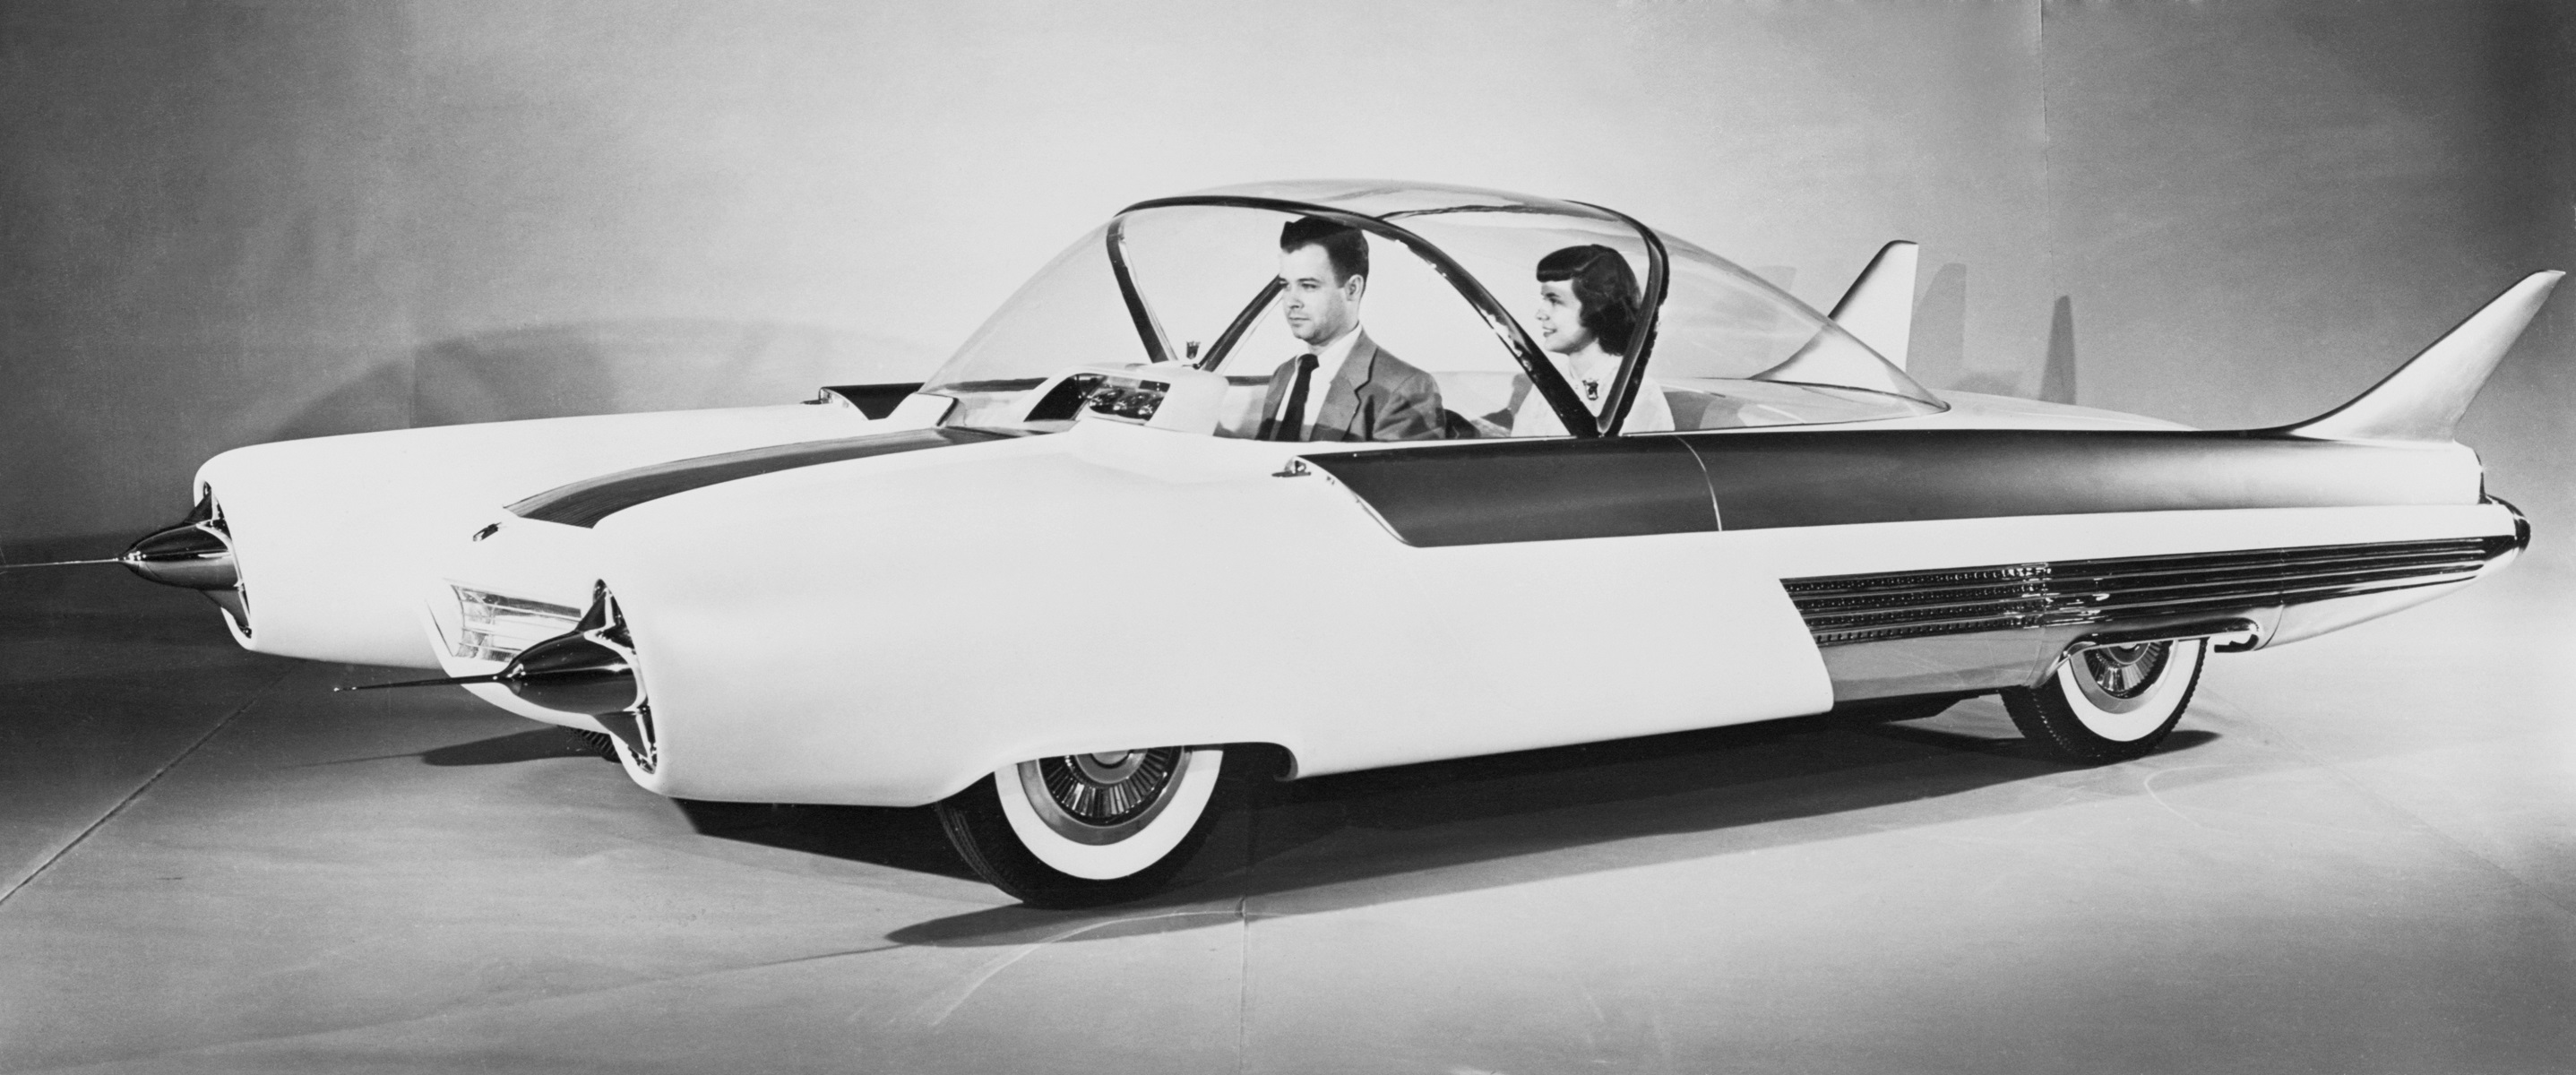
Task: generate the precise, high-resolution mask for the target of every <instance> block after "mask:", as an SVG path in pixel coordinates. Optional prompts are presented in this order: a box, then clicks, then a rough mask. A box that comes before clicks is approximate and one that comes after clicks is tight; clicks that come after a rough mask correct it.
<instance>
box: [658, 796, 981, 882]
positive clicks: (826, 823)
mask: <svg viewBox="0 0 2576 1075" xmlns="http://www.w3.org/2000/svg"><path fill="white" fill-rule="evenodd" d="M674 801H675V802H677V803H678V804H679V807H680V814H681V816H683V817H686V818H688V819H689V825H690V826H691V827H693V828H695V829H697V830H698V832H699V833H701V834H703V835H707V836H715V837H720V838H722V839H727V840H740V841H742V842H744V843H750V844H759V845H761V846H763V847H775V848H780V849H783V850H787V851H802V852H804V853H806V854H809V855H823V856H827V857H830V858H837V859H848V860H850V861H852V862H865V863H871V864H874V865H878V866H888V867H892V868H894V869H898V870H912V871H916V872H919V873H935V874H942V875H945V876H948V877H960V878H965V879H967V880H970V881H971V880H974V879H975V871H974V870H971V869H968V868H967V866H966V861H965V860H964V859H961V858H958V857H957V850H956V849H955V848H953V847H950V846H949V845H948V834H947V833H946V832H943V831H941V829H940V826H939V815H938V814H937V813H936V812H935V811H933V810H932V809H931V808H929V807H926V806H923V807H914V808H911V809H897V808H893V807H882V806H804V805H795V804H788V803H778V804H766V803H711V802H698V801H695V800H691V799H678V800H674Z"/></svg>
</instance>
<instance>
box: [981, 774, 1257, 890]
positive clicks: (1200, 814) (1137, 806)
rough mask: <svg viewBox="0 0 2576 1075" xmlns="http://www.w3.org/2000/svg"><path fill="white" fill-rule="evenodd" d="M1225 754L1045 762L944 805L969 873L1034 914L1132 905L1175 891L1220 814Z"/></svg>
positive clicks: (998, 777) (987, 782)
mask: <svg viewBox="0 0 2576 1075" xmlns="http://www.w3.org/2000/svg"><path fill="white" fill-rule="evenodd" d="M1225 766H1226V751H1224V750H1223V749H1221V748H1218V747H1156V748H1153V749H1149V750H1122V751H1112V752H1106V753H1100V754H1074V755H1065V756H1060V757H1049V758H1039V759H1037V760H1035V761H1024V762H1020V763H1019V764H1017V765H1010V766H1005V767H1003V768H1001V769H999V770H996V771H995V772H994V773H993V775H992V776H991V777H989V778H986V779H982V780H977V781H976V782H975V783H974V784H972V785H970V786H968V787H967V789H966V790H964V791H961V792H959V793H957V794H956V795H952V796H950V797H948V798H947V799H945V800H942V801H941V802H940V803H939V820H940V824H941V827H943V828H945V829H946V830H947V831H948V842H949V843H951V844H954V845H956V847H957V853H958V854H959V855H962V856H964V857H965V859H966V863H967V865H970V866H973V867H974V868H975V872H976V873H977V874H979V875H981V876H982V877H983V878H984V880H986V881H989V882H992V884H993V887H995V888H999V889H1001V890H1002V891H1004V892H1007V893H1009V894H1010V895H1012V896H1014V897H1016V898H1018V899H1019V900H1020V901H1021V902H1022V903H1026V904H1029V905H1030V906H1033V907H1089V906H1094V905H1097V904H1103V903H1116V902H1118V901H1121V900H1130V899H1136V898H1138V897H1141V896H1144V895H1147V894H1150V893H1152V892H1154V891H1156V890H1159V889H1161V888H1162V887H1164V886H1165V885H1167V884H1169V883H1171V879H1172V876H1173V875H1174V874H1176V873H1179V872H1180V869H1181V867H1182V866H1183V865H1185V864H1186V863H1188V861H1189V858H1190V856H1191V855H1192V854H1194V853H1196V852H1197V850H1198V847H1199V845H1200V844H1202V843H1204V842H1206V840H1207V834H1208V830H1209V828H1210V827H1212V825H1213V822H1214V820H1215V818H1216V816H1217V815H1218V814H1219V813H1221V812H1222V810H1221V809H1220V808H1219V804H1218V803H1217V799H1218V797H1219V796H1218V794H1217V793H1218V786H1219V781H1218V777H1219V776H1220V775H1222V774H1223V771H1224V769H1225Z"/></svg>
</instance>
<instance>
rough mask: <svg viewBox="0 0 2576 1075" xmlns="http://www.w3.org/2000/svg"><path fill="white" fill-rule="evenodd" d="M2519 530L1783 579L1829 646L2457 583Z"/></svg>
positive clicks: (2236, 608)
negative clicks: (2483, 535)
mask: <svg viewBox="0 0 2576 1075" xmlns="http://www.w3.org/2000/svg"><path fill="white" fill-rule="evenodd" d="M2512 547H2513V539H2512V538H2510V537H2504V536H2498V537H2490V538H2449V539H2441V540H2434V541H2391V542H2378V543H2374V544H2365V545H2313V546H2307V547H2304V548H2285V549H2248V550H2243V551H2237V552H2217V553H2193V554H2185V555H2179V556H2132V557H2123V558H2118V559H2106V560H2059V561H2054V562H2049V563H2027V564H1997V565H1992V566H1987V567H1964V568H1948V569H1943V570H1938V571H1902V572H1890V573H1883V574H1869V575H1825V576H1816V577H1812V578H1796V579H1785V580H1782V583H1781V585H1782V586H1784V587H1785V588H1787V590H1788V591H1789V598H1790V600H1791V601H1794V602H1795V603H1796V604H1797V606H1798V614H1799V615H1801V616H1803V617H1805V618H1806V621H1807V630H1808V632H1809V633H1810V634H1811V635H1813V636H1814V638H1815V641H1816V644H1817V645H1819V646H1835V645H1845V644H1849V643H1854V642H1878V641H1884V640H1887V639H1895V638H1919V637H1923V636H1927V635H1945V634H1964V633H1968V632H1974V631H2000V630H2012V629H2015V628H2024V627H2047V626H2053V625H2058V624H2081V623H2102V622H2112V621H2119V620H2139V619H2150V618H2162V617H2167V616H2193V615H2211V614H2221V613H2228V612H2237V611H2242V610H2245V609H2249V608H2263V607H2270V606H2275V605H2294V604H2299V603H2302V602H2307V601H2322V600H2326V599H2328V598H2334V597H2346V596H2351V595H2354V594H2362V593H2372V592H2376V591H2380V590H2395V589H2404V588H2406V587H2410V586H2430V585H2435V584H2439V583H2444V582H2456V581H2459V580H2462V579H2466V578H2468V577H2469V576H2470V575H2472V574H2475V573H2476V572H2477V570H2478V569H2479V568H2480V567H2483V566H2485V564H2486V562H2487V561H2488V560H2490V559H2492V558H2494V557H2495V556H2497V555H2500V554H2502V553H2503V552H2504V551H2505V550H2507V549H2510V548H2512Z"/></svg>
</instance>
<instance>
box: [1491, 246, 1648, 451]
mask: <svg viewBox="0 0 2576 1075" xmlns="http://www.w3.org/2000/svg"><path fill="white" fill-rule="evenodd" d="M1538 290H1539V305H1538V312H1537V315H1536V317H1535V318H1534V320H1535V321H1536V323H1537V325H1538V332H1539V340H1538V343H1539V346H1540V347H1542V348H1544V349H1546V351H1547V352H1548V361H1550V362H1553V363H1555V365H1556V371H1557V372H1558V373H1559V374H1561V375H1563V376H1564V378H1565V383H1566V384H1567V385H1569V386H1571V387H1572V388H1573V389H1574V393H1575V397H1576V398H1577V399H1580V400H1582V402H1583V405H1584V406H1585V407H1588V408H1590V409H1591V411H1592V420H1593V421H1594V422H1595V423H1604V422H1605V419H1604V418H1603V414H1604V411H1605V409H1606V408H1608V407H1609V405H1610V387H1611V380H1612V379H1613V378H1615V377H1616V376H1617V375H1618V373H1619V364H1620V363H1621V362H1622V361H1624V360H1626V358H1627V355H1628V348H1629V345H1630V344H1632V343H1634V342H1635V336H1636V330H1637V275H1636V273H1634V272H1632V271H1630V270H1629V268H1628V259H1626V258H1624V257H1621V256H1619V252H1618V251H1616V250H1612V249H1610V248H1609V247H1606V246H1599V245H1591V246H1569V247H1566V248H1565V249H1562V250H1559V251H1556V252H1555V253H1552V254H1549V255H1548V256H1546V257H1543V258H1540V259H1539V261H1538ZM1487 420H1488V421H1490V422H1493V423H1494V424H1496V425H1499V426H1502V427H1504V428H1506V429H1508V430H1509V431H1510V433H1511V435H1512V436H1516V437H1550V436H1555V437H1561V436H1564V435H1565V433H1566V429H1565V423H1564V422H1562V421H1559V420H1558V419H1557V417H1556V411H1555V409H1554V408H1551V407H1549V406H1548V405H1547V400H1546V399H1545V398H1543V397H1541V396H1540V395H1539V394H1538V393H1536V392H1534V391H1531V388H1530V382H1529V378H1528V377H1525V376H1524V377H1516V378H1513V383H1512V397H1511V402H1510V403H1509V404H1507V405H1505V406H1504V408H1503V410H1502V411H1500V412H1498V413H1496V414H1493V415H1489V416H1488V417H1487ZM1620 428H1621V430H1622V431H1624V432H1629V433H1655V432H1664V431H1669V430H1670V429H1672V428H1673V411H1672V407H1671V405H1670V404H1668V403H1666V402H1664V392H1663V389H1662V387H1661V386H1659V385H1657V384H1656V383H1655V379H1654V378H1652V377H1647V378H1644V379H1643V380H1641V381H1639V382H1638V384H1637V402H1636V403H1635V404H1633V405H1631V406H1630V407H1629V408H1628V421H1627V423H1626V424H1625V425H1623V426H1621V427H1620Z"/></svg>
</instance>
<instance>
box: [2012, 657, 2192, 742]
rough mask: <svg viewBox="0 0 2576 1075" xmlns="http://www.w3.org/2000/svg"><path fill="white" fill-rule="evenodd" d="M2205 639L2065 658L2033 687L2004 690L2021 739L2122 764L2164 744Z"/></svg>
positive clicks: (2188, 700)
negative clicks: (2121, 762) (2021, 736)
mask: <svg viewBox="0 0 2576 1075" xmlns="http://www.w3.org/2000/svg"><path fill="white" fill-rule="evenodd" d="M2208 652H2209V643H2208V640H2206V639H2198V638H2194V639H2186V640H2183V641H2178V642H2146V643H2140V644H2138V645H2134V646H2098V647H2095V648H2092V649H2087V650H2080V651H2077V652H2073V653H2069V654H2067V655H2066V656H2064V657H2061V658H2059V659H2058V662H2057V667H2056V668H2055V669H2053V670H2051V671H2050V672H2049V676H2048V678H2047V679H2046V680H2043V681H2041V682H2040V684H2039V685H2038V686H2036V687H2014V688H2011V689H2009V690H2006V691H2004V692H2003V694H2004V711H2005V712H2008V713H2010V714H2012V720H2013V724H2014V725H2015V726H2017V727H2019V728H2020V729H2021V734H2022V735H2023V737H2025V738H2027V739H2029V740H2030V741H2031V742H2033V743H2037V744H2039V746H2040V748H2041V749H2043V750H2046V751H2048V752H2049V753H2051V754H2055V755H2057V756H2058V757H2060V758H2063V759H2065V760H2067V761H2072V762H2076V763H2078V764H2083V765H2100V764H2102V763H2105V762H2114V761H2127V760H2128V759H2130V758H2136V757H2141V756H2144V755H2145V754H2146V753H2147V752H2149V751H2152V750H2154V749H2155V748H2156V744H2157V743H2160V742H2163V741H2164V737H2165V733H2167V732H2170V731H2172V730H2173V726H2174V722H2176V721H2179V720H2181V719H2182V711H2183V708H2184V707H2185V706H2188V705H2190V704H2191V692H2192V689H2193V688H2194V687H2196V686H2198V685H2199V683H2200V666H2201V662H2202V660H2203V658H2204V657H2205V656H2206V655H2207V654H2208Z"/></svg>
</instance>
